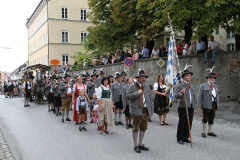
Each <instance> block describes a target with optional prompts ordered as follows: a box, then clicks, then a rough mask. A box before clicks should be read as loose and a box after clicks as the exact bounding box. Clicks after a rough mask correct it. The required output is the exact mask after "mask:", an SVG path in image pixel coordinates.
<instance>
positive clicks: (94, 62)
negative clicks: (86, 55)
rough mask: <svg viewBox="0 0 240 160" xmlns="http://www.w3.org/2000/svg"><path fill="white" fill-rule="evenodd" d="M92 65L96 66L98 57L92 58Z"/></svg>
mask: <svg viewBox="0 0 240 160" xmlns="http://www.w3.org/2000/svg"><path fill="white" fill-rule="evenodd" d="M92 65H93V67H95V66H98V59H97V58H96V57H94V59H93V60H92Z"/></svg>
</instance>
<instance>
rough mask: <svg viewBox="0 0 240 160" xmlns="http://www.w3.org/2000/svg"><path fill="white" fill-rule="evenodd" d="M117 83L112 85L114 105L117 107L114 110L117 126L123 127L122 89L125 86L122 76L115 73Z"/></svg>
mask: <svg viewBox="0 0 240 160" xmlns="http://www.w3.org/2000/svg"><path fill="white" fill-rule="evenodd" d="M115 79H116V82H114V83H113V84H112V85H111V93H112V103H113V105H114V106H115V110H114V119H115V125H116V126H117V125H118V124H119V125H123V123H122V121H121V117H122V110H123V103H122V89H123V87H124V84H123V83H122V75H121V74H120V73H119V72H116V73H115Z"/></svg>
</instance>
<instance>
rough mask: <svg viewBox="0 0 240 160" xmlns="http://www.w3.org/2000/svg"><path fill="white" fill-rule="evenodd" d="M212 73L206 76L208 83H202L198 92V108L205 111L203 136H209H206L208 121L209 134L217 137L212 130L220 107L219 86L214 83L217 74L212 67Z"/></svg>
mask: <svg viewBox="0 0 240 160" xmlns="http://www.w3.org/2000/svg"><path fill="white" fill-rule="evenodd" d="M209 70H210V73H209V74H208V75H207V76H206V78H207V81H208V82H206V83H203V84H200V86H199V92H198V102H197V105H198V109H199V110H201V109H202V112H203V119H202V128H203V133H202V137H203V138H207V136H206V125H207V123H208V134H207V135H208V136H213V137H217V135H216V134H215V133H213V132H212V125H213V122H214V117H215V112H216V111H217V110H218V109H219V88H218V86H217V85H216V84H215V83H214V82H215V80H216V78H217V74H216V73H213V72H212V69H209Z"/></svg>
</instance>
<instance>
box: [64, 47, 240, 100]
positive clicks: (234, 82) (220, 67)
mask: <svg viewBox="0 0 240 160" xmlns="http://www.w3.org/2000/svg"><path fill="white" fill-rule="evenodd" d="M163 59H164V60H165V62H167V57H166V58H163ZM232 59H238V60H240V52H239V51H233V52H218V53H217V54H216V62H215V64H214V66H215V68H214V72H216V73H217V80H216V84H217V85H218V86H219V89H220V101H222V102H223V101H227V100H230V99H231V100H237V97H238V94H239V92H240V81H239V77H238V78H231V77H230V60H232ZM157 61H158V59H144V60H136V61H135V64H134V66H133V67H130V68H129V70H128V71H127V72H126V73H127V74H128V75H129V76H135V75H136V74H137V70H138V69H139V68H141V69H144V70H146V71H147V74H148V76H149V78H148V79H147V84H149V85H150V84H151V85H152V86H153V84H154V83H155V82H156V80H157V75H158V74H160V73H162V74H166V67H167V64H166V63H165V65H164V66H163V67H162V68H160V67H159V66H158V65H157ZM179 61H180V66H181V69H183V68H184V66H185V64H186V63H187V64H188V65H193V66H192V67H189V68H188V69H189V70H190V71H192V72H193V76H192V83H193V84H194V86H195V90H196V93H198V89H199V85H200V84H201V83H204V82H206V78H205V77H206V75H208V72H207V71H206V69H207V68H212V66H213V65H212V63H211V60H210V61H209V62H208V63H204V54H198V55H189V56H180V57H179ZM99 68H103V71H104V72H105V73H106V75H114V74H115V72H117V71H118V72H121V71H123V70H124V64H123V62H121V63H117V64H112V65H106V66H100V67H92V68H87V69H86V70H76V71H71V72H69V74H70V75H74V73H75V74H80V73H81V72H82V71H86V72H88V73H90V74H92V71H93V69H99ZM127 68H128V67H125V69H127ZM153 97H154V93H153ZM196 97H197V96H196Z"/></svg>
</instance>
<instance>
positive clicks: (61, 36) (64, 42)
mask: <svg viewBox="0 0 240 160" xmlns="http://www.w3.org/2000/svg"><path fill="white" fill-rule="evenodd" d="M63 32H67V33H68V41H67V42H63V38H62V36H63V35H62V34H63ZM69 37H70V36H69V31H68V30H62V31H61V42H62V43H69V41H70V40H69Z"/></svg>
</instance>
